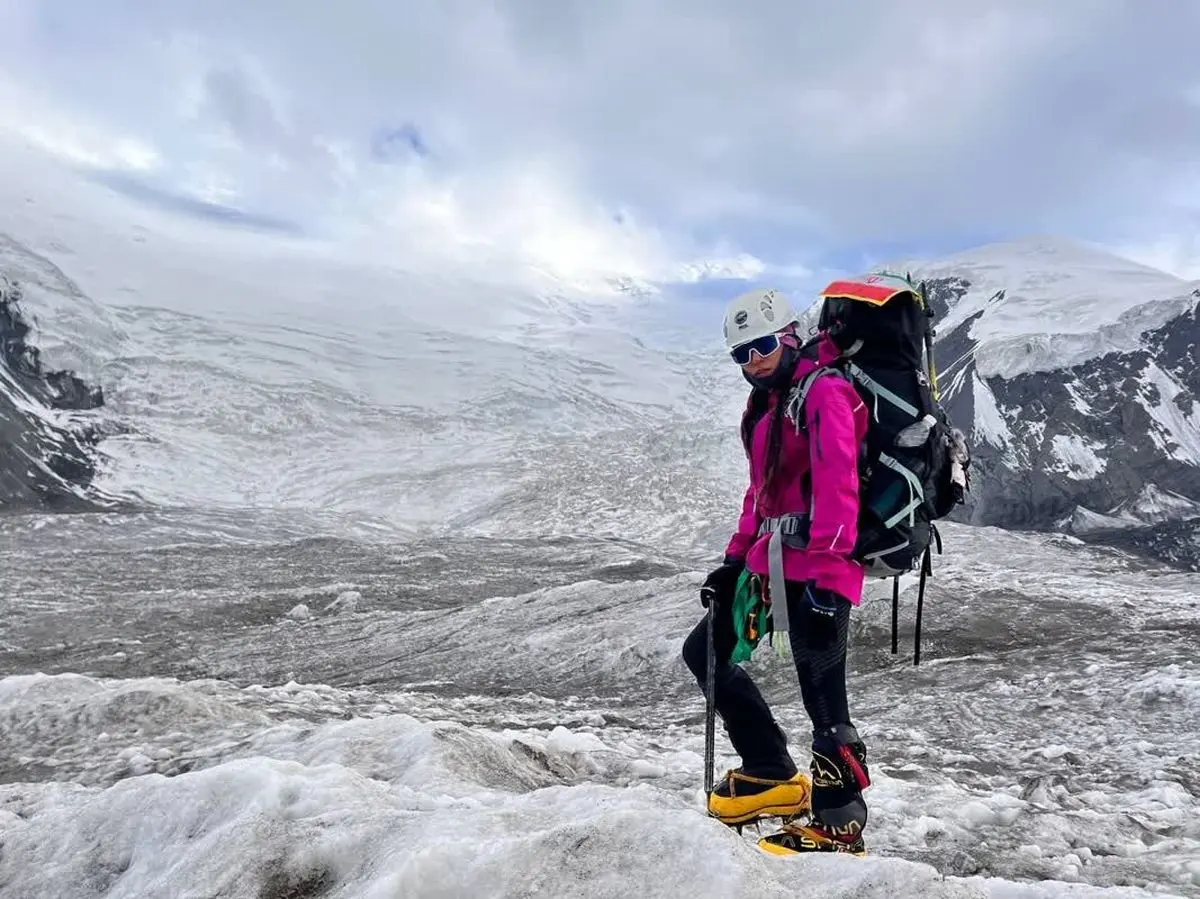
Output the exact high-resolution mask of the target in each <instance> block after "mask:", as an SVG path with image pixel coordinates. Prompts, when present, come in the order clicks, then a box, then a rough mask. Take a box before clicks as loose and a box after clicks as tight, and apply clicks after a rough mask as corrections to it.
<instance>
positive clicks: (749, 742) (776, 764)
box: [683, 582, 850, 778]
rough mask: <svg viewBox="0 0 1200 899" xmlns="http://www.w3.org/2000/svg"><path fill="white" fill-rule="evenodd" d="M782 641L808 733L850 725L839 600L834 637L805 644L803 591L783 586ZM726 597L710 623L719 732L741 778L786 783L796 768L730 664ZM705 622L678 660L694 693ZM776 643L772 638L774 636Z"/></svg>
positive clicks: (702, 669) (846, 614) (762, 703)
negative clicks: (684, 666)
mask: <svg viewBox="0 0 1200 899" xmlns="http://www.w3.org/2000/svg"><path fill="white" fill-rule="evenodd" d="M787 598H788V621H789V623H790V628H789V634H788V639H789V642H790V644H791V648H792V658H793V660H794V662H795V664H796V675H797V677H798V678H799V680H800V695H801V698H802V699H803V700H804V708H805V710H806V711H807V712H808V717H809V718H810V719H811V721H812V725H813V731H814V733H815V732H817V731H826V730H828V729H829V728H831V727H834V726H836V725H849V724H850V711H849V706H848V702H847V698H846V644H847V638H848V636H849V630H850V603H849V602H848V601H847V600H844V599H841V600H839V601H838V604H837V613H836V616H835V629H834V634H833V635H831V636H830V637H829V638H827V639H825V640H822V641H821V643H823V644H824V645H813V641H810V639H809V637H810V634H809V629H808V628H807V627H806V622H807V620H808V617H807V612H806V611H805V603H804V585H803V584H797V583H792V582H788V585H787ZM732 607H733V602H732V598H731V597H721V598H720V601H719V603H718V605H717V608H716V615H715V618H714V621H713V643H714V648H715V650H716V658H717V670H716V678H715V686H716V696H715V698H716V707H717V714H719V715H720V716H721V720H722V721H723V722H724V724H725V732H726V733H727V734H728V735H729V742H730V743H732V744H733V748H734V751H735V752H736V753H737V754H738V755H739V756H740V757H741V759H742V768H743V770H744V771H745V772H746V773H747V774H752V775H755V776H759V777H771V778H786V777H791V776H792V775H793V774H795V773H796V763H795V762H794V761H793V760H792V758H791V756H790V755H789V754H788V751H787V738H786V737H785V736H784V733H783V731H782V730H781V729H780V728H779V725H778V724H776V723H775V718H774V716H773V715H772V714H771V709H770V707H768V705H767V703H766V700H764V699H763V696H762V694H761V693H760V692H759V690H758V686H757V685H756V684H755V683H754V680H753V679H752V678H751V677H750V675H749V674H747V673H746V672H745V671H744V670H743V669H742V668H741V666H739V665H734V664H732V663H731V662H730V657H731V656H732V655H733V649H734V646H736V645H737V634H736V633H735V631H734V627H733V613H732ZM707 629H708V622H707V620H705V619H701V621H700V623H699V624H698V625H696V627H695V628H693V629H692V632H691V633H690V634H688V636H687V639H686V640H684V642H683V659H684V662H685V663H686V664H687V666H688V669H689V670H690V671H691V672H692V674H693V675H695V677H696V680H697V682H698V683H699V684H700V689H701V690H703V689H704V687H705V679H706V678H705V675H706V668H707V661H708V648H707V641H708V635H707ZM776 639H778V635H776Z"/></svg>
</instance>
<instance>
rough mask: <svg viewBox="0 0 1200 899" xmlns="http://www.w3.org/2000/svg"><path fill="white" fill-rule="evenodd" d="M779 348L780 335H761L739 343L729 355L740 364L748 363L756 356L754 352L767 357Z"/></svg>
mask: <svg viewBox="0 0 1200 899" xmlns="http://www.w3.org/2000/svg"><path fill="white" fill-rule="evenodd" d="M777 349H779V335H778V334H767V335H766V336H765V337H759V338H757V339H756V340H751V341H749V342H747V343H741V344H738V345H737V346H735V347H734V348H733V349H732V350H730V351H729V355H730V356H732V357H733V361H734V362H736V363H737V364H738V365H748V364H749V363H750V360H751V359H752V358H753V357H754V355H753V354H754V353H758V355H759V356H762V357H763V358H766V357H767V356H770V355H771V354H772V353H773V352H775V351H776V350H777Z"/></svg>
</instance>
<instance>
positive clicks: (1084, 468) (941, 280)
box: [912, 240, 1200, 563]
mask: <svg viewBox="0 0 1200 899" xmlns="http://www.w3.org/2000/svg"><path fill="white" fill-rule="evenodd" d="M912 270H913V272H914V275H915V276H917V277H924V278H928V279H929V285H930V292H931V299H932V301H933V305H934V309H935V311H936V312H937V314H938V321H937V329H938V336H937V355H938V368H939V374H940V378H941V383H942V386H943V390H944V393H945V396H946V399H947V404H948V406H949V408H950V410H951V413H952V415H953V417H954V418H955V420H956V421H958V422H965V423H967V424H968V425H969V426H970V427H971V429H972V432H973V440H974V442H975V444H976V455H977V458H978V463H979V464H978V466H977V471H976V482H975V496H974V497H973V499H972V504H971V507H970V515H971V520H973V521H976V522H981V523H988V524H996V525H1000V526H1005V527H1052V528H1057V527H1069V528H1073V529H1074V530H1075V531H1076V532H1077V533H1080V534H1085V533H1086V534H1088V535H1089V539H1090V538H1096V539H1105V540H1110V539H1117V540H1120V541H1122V543H1123V544H1124V545H1129V546H1137V545H1138V541H1139V540H1140V539H1141V536H1142V535H1144V534H1145V533H1147V532H1143V531H1142V530H1141V527H1140V526H1144V525H1161V524H1163V523H1164V522H1166V521H1177V520H1179V519H1181V518H1187V517H1192V516H1194V515H1195V514H1196V512H1197V511H1198V509H1197V504H1200V417H1197V415H1196V411H1195V409H1194V405H1193V397H1194V396H1195V395H1196V391H1197V390H1200V380H1198V376H1197V371H1198V369H1197V367H1196V365H1195V362H1196V361H1197V360H1196V353H1197V350H1196V345H1197V343H1198V342H1200V322H1198V320H1197V307H1198V306H1200V285H1196V284H1192V283H1188V282H1182V281H1179V280H1178V279H1176V278H1173V277H1172V276H1169V275H1165V274H1162V273H1156V272H1154V271H1153V270H1148V269H1146V268H1145V267H1143V266H1139V265H1137V264H1135V263H1126V262H1124V261H1123V260H1120V259H1118V258H1116V257H1112V256H1107V255H1105V254H1102V253H1099V252H1098V251H1094V250H1091V249H1088V248H1085V247H1075V246H1074V245H1072V244H1070V243H1069V242H1066V241H1061V240H1057V241H1028V242H1016V243H1013V244H1000V245H994V246H990V247H986V248H983V249H982V250H979V251H976V252H972V253H968V254H963V255H961V256H959V257H954V258H951V259H950V260H948V261H945V262H941V263H935V264H932V265H927V266H913V269H912ZM1187 542H1188V541H1185V544H1186V543H1187ZM1162 550H1163V547H1162V546H1161V544H1158V545H1157V548H1156V549H1155V552H1156V554H1158V555H1160V556H1161V557H1164V558H1171V559H1173V560H1174V561H1183V562H1185V563H1188V556H1189V555H1190V554H1193V552H1192V551H1191V550H1186V547H1184V548H1183V549H1182V550H1181V548H1180V547H1176V548H1175V549H1173V550H1170V551H1168V552H1166V554H1165V555H1164V553H1163V552H1162ZM1195 559H1196V560H1200V555H1195Z"/></svg>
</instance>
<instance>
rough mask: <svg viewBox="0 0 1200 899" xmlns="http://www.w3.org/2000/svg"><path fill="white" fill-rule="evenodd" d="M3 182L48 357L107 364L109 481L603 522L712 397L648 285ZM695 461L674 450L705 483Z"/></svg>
mask: <svg viewBox="0 0 1200 899" xmlns="http://www.w3.org/2000/svg"><path fill="white" fill-rule="evenodd" d="M59 174H60V176H61V173H59ZM4 190H5V191H7V192H8V198H7V199H8V202H5V203H0V229H4V228H7V229H10V231H9V232H8V236H7V237H6V238H5V240H6V242H5V243H4V244H3V245H2V246H0V251H2V253H0V271H3V270H10V271H12V272H14V276H16V277H20V278H21V279H22V280H23V281H24V282H25V283H27V285H28V287H27V289H26V293H27V301H26V306H27V308H28V309H29V311H30V313H31V315H32V316H33V318H34V319H35V320H36V321H37V323H38V340H39V346H41V347H44V348H45V354H46V356H47V358H51V359H54V360H55V361H56V363H57V364H63V365H69V366H71V367H72V368H74V369H76V370H78V371H80V372H82V373H85V374H86V375H87V376H89V377H92V376H94V377H95V379H96V380H98V382H99V383H100V384H101V385H102V386H103V388H104V391H105V396H106V400H107V403H106V406H105V408H104V410H103V411H102V414H103V416H104V417H105V421H106V422H107V423H108V425H109V428H110V430H111V431H113V432H114V433H112V434H111V435H110V436H109V437H108V439H106V440H105V441H104V443H103V446H102V450H103V453H104V462H103V465H102V467H101V473H100V478H99V483H100V484H101V486H103V488H104V489H105V490H107V491H110V492H112V493H115V494H119V495H122V496H128V497H136V498H138V499H140V500H142V501H146V502H152V503H156V504H162V505H173V506H189V505H207V504H216V505H223V506H243V507H244V506H251V507H262V508H271V507H274V508H280V509H289V510H293V511H298V512H307V511H309V510H312V509H314V508H316V509H320V510H322V513H323V514H330V515H337V514H345V515H350V516H352V517H356V518H358V519H360V520H361V521H363V522H370V523H371V525H372V526H375V527H380V528H384V529H385V530H389V531H392V532H394V533H395V532H399V533H407V532H410V531H412V530H413V529H422V530H428V529H430V528H435V529H436V528H444V527H454V528H463V527H471V528H485V529H486V528H491V529H493V530H494V529H495V528H498V527H513V526H514V524H515V522H516V521H518V520H519V521H520V522H522V523H523V524H524V525H528V524H529V523H531V522H534V521H536V520H537V516H536V515H530V514H528V509H526V508H525V506H526V505H528V504H533V505H534V507H535V508H536V506H537V505H542V506H546V507H547V510H546V514H545V516H544V520H543V521H542V524H541V525H540V527H543V528H544V529H545V530H546V531H548V532H552V533H553V532H558V531H561V530H564V529H565V530H567V531H571V530H573V529H574V530H577V529H579V528H580V527H587V528H593V529H596V530H598V531H603V532H607V533H612V534H620V533H621V532H623V531H625V530H627V529H628V527H629V526H630V523H629V521H628V517H629V515H630V514H633V515H634V516H636V517H639V518H640V519H646V518H648V517H649V515H650V514H651V513H649V512H643V511H642V510H640V509H639V507H638V503H637V502H636V499H637V497H638V496H639V495H640V494H641V492H643V491H644V487H643V486H641V485H640V482H641V480H642V475H641V474H640V472H641V471H642V467H641V460H642V459H644V458H645V453H646V452H647V451H648V446H647V441H650V442H651V443H652V444H653V445H654V446H656V447H658V449H657V450H655V449H650V450H649V452H650V453H651V454H652V455H655V456H656V457H659V458H661V459H663V460H664V461H666V462H669V461H670V460H669V456H670V450H668V449H665V447H670V446H672V445H673V442H674V441H676V440H678V441H681V442H682V443H683V444H684V445H685V448H687V447H688V446H691V445H693V444H694V443H695V440H694V439H693V434H694V432H695V430H696V422H697V420H698V419H699V418H700V417H702V416H703V414H704V410H705V409H706V408H711V407H712V404H713V402H714V400H713V399H712V398H711V397H710V396H709V395H708V394H706V393H705V394H700V395H697V394H696V390H697V381H696V377H697V363H696V358H697V357H696V356H695V355H694V354H691V353H681V352H677V351H675V350H673V349H672V346H671V344H672V342H673V338H674V336H675V335H676V334H678V333H680V332H686V331H687V330H688V329H689V328H690V327H692V326H691V325H690V324H689V321H688V319H687V317H686V316H672V315H670V314H664V312H663V311H662V310H661V309H653V308H649V309H648V307H653V306H654V303H655V302H656V301H655V300H654V299H653V298H649V297H645V296H638V297H631V296H630V295H628V294H625V293H621V292H619V291H614V292H613V293H611V294H604V295H592V294H581V293H580V292H578V291H576V290H573V289H571V288H569V287H567V286H565V285H562V284H559V283H556V282H554V281H553V280H551V279H549V278H547V277H546V276H545V275H542V274H538V273H529V274H527V276H526V277H525V278H524V279H523V280H514V279H513V278H511V277H509V276H508V275H507V274H506V273H496V272H489V271H485V270H481V269H472V268H471V267H470V266H465V267H464V268H463V270H461V271H456V272H455V273H454V274H452V275H451V274H447V273H446V272H445V271H443V270H440V269H436V268H430V267H429V266H424V265H422V264H421V263H420V261H419V260H417V261H414V262H413V263H412V267H411V268H405V267H404V266H403V265H401V264H399V263H397V264H388V265H384V264H381V263H380V262H379V261H378V260H377V259H359V258H355V257H354V256H353V255H350V254H348V253H347V252H346V251H344V250H342V251H338V252H335V251H333V250H332V249H331V248H330V247H328V246H326V245H323V244H320V243H317V242H312V241H302V240H284V239H281V238H279V237H277V236H271V237H266V236H263V235H256V234H253V233H250V234H232V235H231V234H230V233H229V231H228V230H226V229H221V228H216V227H213V226H210V225H205V224H204V223H181V222H178V221H175V220H173V219H170V218H168V217H166V216H164V215H163V214H161V213H159V212H156V211H154V210H146V209H141V208H137V207H133V206H131V205H130V204H129V203H128V202H126V201H124V200H121V199H119V198H115V197H106V196H105V195H104V194H103V192H102V191H99V190H98V189H97V188H96V187H95V186H94V185H87V184H81V183H74V182H72V181H71V180H70V179H69V178H66V177H65V176H63V177H59V178H58V180H53V181H51V180H49V176H47V178H46V180H45V181H44V183H43V182H42V181H38V180H37V179H34V181H33V182H32V183H25V184H19V185H18V184H14V183H11V182H9V183H6V184H5V185H4ZM63 272H69V274H70V278H67V276H66V275H64V274H63ZM72 279H74V280H72ZM665 320H671V321H673V325H672V330H671V331H670V332H669V333H660V331H659V327H660V326H659V325H657V324H651V323H657V322H661V321H665ZM709 327H711V329H712V330H713V332H714V333H715V328H716V325H715V323H710V322H697V323H696V325H695V328H696V329H708V328H709ZM699 370H700V371H705V370H706V363H703V364H701V365H700V367H699ZM727 373H728V372H727ZM732 374H733V377H732V378H729V379H728V380H727V381H726V382H725V384H726V386H727V387H728V388H729V389H730V393H729V394H728V395H729V396H736V393H737V392H738V390H739V387H738V385H737V382H736V372H733V373H732ZM724 396H725V395H723V397H724ZM716 402H717V403H718V405H720V404H721V403H723V402H724V398H722V399H719V400H717V401H716ZM701 430H702V431H703V430H704V429H703V428H702V429H701ZM656 434H657V436H656V437H655V436H654V435H656ZM729 439H730V438H729V436H728V435H725V434H723V435H722V438H721V441H722V442H721V444H720V445H721V447H723V448H724V449H725V450H726V451H728V450H729V449H730V448H731V447H732V444H730V443H729V442H728V441H729ZM593 440H599V441H603V442H605V443H606V444H607V445H610V446H611V447H612V453H611V454H610V455H608V456H607V458H606V460H605V461H604V463H603V464H605V465H607V466H609V467H610V468H611V469H612V471H611V473H610V474H611V477H610V478H609V480H608V489H609V494H608V501H607V503H605V504H601V507H598V506H597V504H596V503H594V502H592V501H591V495H590V493H589V490H588V489H587V485H588V484H590V483H591V482H589V481H587V480H586V479H579V478H576V476H575V474H574V473H575V472H576V471H577V470H578V469H579V468H580V467H583V468H588V469H592V468H593V462H594V460H595V459H596V456H595V454H594V453H593V452H592V449H593V447H592V446H591V445H590V444H589V441H593ZM349 459H354V460H355V464H354V466H352V467H351V466H348V465H347V460H349ZM694 461H695V460H691V461H689V460H688V459H687V458H683V457H681V458H679V459H678V460H676V461H675V462H674V466H675V467H674V469H673V470H674V471H675V472H678V473H679V476H680V478H681V479H682V481H683V483H684V484H685V485H687V484H692V483H695V484H696V485H697V489H700V487H699V482H700V480H701V479H700V478H699V476H698V475H697V474H696V473H694V466H693V464H692V463H693V462H694ZM610 463H611V464H610ZM573 481H578V482H579V488H578V489H575V490H574V491H572V490H571V489H570V485H571V484H572V483H573ZM551 483H554V484H562V485H564V488H565V489H564V490H563V491H562V492H561V493H559V492H555V493H549V494H548V493H547V491H546V485H547V484H551ZM670 486H671V485H670V484H669V483H666V482H665V481H664V483H663V487H664V489H669V488H670ZM664 502H665V500H664ZM514 504H515V505H516V507H519V508H520V509H521V512H520V513H519V514H517V515H513V514H511V510H512V509H513V508H514ZM658 526H659V528H660V529H667V528H674V527H675V524H674V520H663V521H662V522H660V523H659V525H658ZM676 530H677V531H678V529H677V528H676Z"/></svg>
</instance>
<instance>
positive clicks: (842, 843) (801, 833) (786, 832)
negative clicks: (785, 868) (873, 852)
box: [758, 824, 867, 855]
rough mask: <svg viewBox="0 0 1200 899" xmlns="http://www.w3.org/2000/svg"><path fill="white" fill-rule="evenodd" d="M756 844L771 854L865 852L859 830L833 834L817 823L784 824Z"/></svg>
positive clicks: (864, 853) (856, 853) (853, 853)
mask: <svg viewBox="0 0 1200 899" xmlns="http://www.w3.org/2000/svg"><path fill="white" fill-rule="evenodd" d="M758 846H759V848H760V849H765V850H766V851H767V852H770V853H771V854H772V855H799V854H801V853H806V852H845V853H848V854H850V855H866V854H867V847H866V846H865V845H864V844H863V838H862V836H861V832H860V835H857V836H852V835H849V834H847V835H846V836H833V835H832V834H831V833H829V832H828V831H826V830H825V829H824V828H823V827H821V826H820V825H819V824H784V825H783V828H782V829H781V830H780V831H779V832H778V833H773V834H771V835H770V836H766V837H763V838H762V839H761V840H759V841H758Z"/></svg>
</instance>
